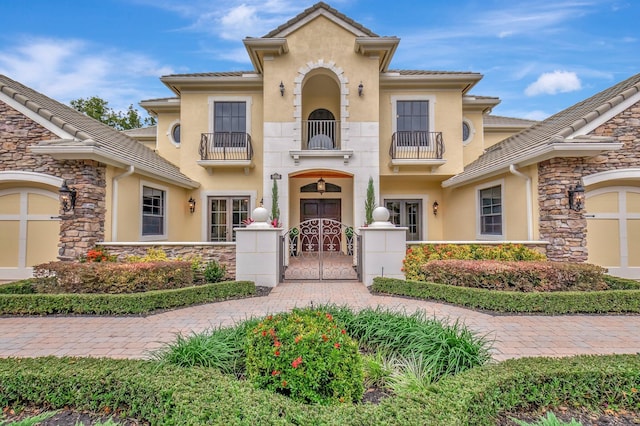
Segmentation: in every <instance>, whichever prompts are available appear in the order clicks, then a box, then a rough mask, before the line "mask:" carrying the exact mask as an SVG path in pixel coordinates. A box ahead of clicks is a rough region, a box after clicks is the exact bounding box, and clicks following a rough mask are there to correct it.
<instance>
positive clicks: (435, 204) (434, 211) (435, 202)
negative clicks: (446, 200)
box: [431, 201, 440, 216]
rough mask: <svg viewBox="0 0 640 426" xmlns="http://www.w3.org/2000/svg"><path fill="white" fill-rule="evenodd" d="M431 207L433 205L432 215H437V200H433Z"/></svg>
mask: <svg viewBox="0 0 640 426" xmlns="http://www.w3.org/2000/svg"><path fill="white" fill-rule="evenodd" d="M431 207H433V215H434V216H438V207H440V204H438V202H437V201H434V202H433V205H432V206H431Z"/></svg>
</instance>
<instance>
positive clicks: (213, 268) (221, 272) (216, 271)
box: [204, 260, 227, 283]
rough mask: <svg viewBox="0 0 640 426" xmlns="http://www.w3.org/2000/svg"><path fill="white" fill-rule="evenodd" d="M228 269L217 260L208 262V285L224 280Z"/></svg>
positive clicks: (205, 276)
mask: <svg viewBox="0 0 640 426" xmlns="http://www.w3.org/2000/svg"><path fill="white" fill-rule="evenodd" d="M226 273H227V268H226V267H225V266H224V265H222V264H220V263H218V262H217V261H215V260H212V261H211V262H208V263H207V265H206V266H205V267H204V279H205V281H206V282H208V283H217V282H220V281H222V280H223V279H224V277H225V275H226Z"/></svg>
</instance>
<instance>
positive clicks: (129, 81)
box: [0, 38, 173, 109]
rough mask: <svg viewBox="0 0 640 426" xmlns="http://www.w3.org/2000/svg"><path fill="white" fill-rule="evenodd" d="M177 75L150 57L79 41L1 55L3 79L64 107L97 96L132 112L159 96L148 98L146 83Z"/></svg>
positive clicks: (42, 43)
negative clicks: (133, 106)
mask: <svg viewBox="0 0 640 426" xmlns="http://www.w3.org/2000/svg"><path fill="white" fill-rule="evenodd" d="M172 72H173V71H172V69H171V68H170V67H167V66H164V65H162V64H159V63H158V62H157V61H155V60H154V59H153V58H150V57H148V56H146V55H144V54H140V53H137V52H126V51H121V50H117V49H114V48H111V47H104V46H96V45H93V44H90V43H88V42H86V41H83V40H76V39H54V38H37V39H24V40H18V41H17V44H15V45H13V46H12V47H11V48H7V49H6V50H3V51H0V74H5V75H7V76H9V77H10V78H13V79H15V80H17V81H19V82H20V83H22V84H24V85H26V86H29V87H31V88H33V89H35V90H37V91H39V92H42V93H44V94H46V95H47V96H50V97H52V98H54V99H56V100H58V101H60V102H63V103H68V102H69V101H70V100H72V99H77V98H85V97H89V96H94V95H95V96H100V97H102V98H103V99H105V100H107V101H108V102H109V105H110V106H111V107H113V108H115V109H126V107H127V106H128V105H129V104H136V103H137V102H138V101H139V100H141V99H143V98H147V97H154V96H155V95H157V94H159V93H148V92H145V90H144V88H143V87H141V86H142V85H143V83H144V82H145V79H148V77H149V76H153V77H159V76H161V75H164V74H170V73H172Z"/></svg>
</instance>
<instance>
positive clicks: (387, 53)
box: [354, 37, 400, 72]
mask: <svg viewBox="0 0 640 426" xmlns="http://www.w3.org/2000/svg"><path fill="white" fill-rule="evenodd" d="M399 43H400V39H399V38H398V37H356V42H355V46H354V48H355V51H356V52H357V53H359V54H361V55H364V56H368V57H375V56H378V58H379V69H380V72H387V70H388V69H389V64H391V59H393V55H394V54H395V52H396V49H397V48H398V44H399Z"/></svg>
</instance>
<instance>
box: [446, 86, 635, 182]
mask: <svg viewBox="0 0 640 426" xmlns="http://www.w3.org/2000/svg"><path fill="white" fill-rule="evenodd" d="M638 93H640V74H636V75H634V76H632V77H630V78H628V79H626V80H624V81H622V82H620V83H618V84H616V85H614V86H611V87H609V88H608V89H605V90H603V91H602V92H600V93H597V94H595V95H594V96H592V97H590V98H588V99H585V100H583V101H581V102H578V103H577V104H575V105H573V106H571V107H569V108H567V109H565V110H564V111H560V112H559V113H557V114H555V115H553V116H551V117H549V118H547V119H546V120H543V121H540V122H538V123H536V124H534V125H532V126H531V127H529V128H528V129H525V130H523V131H521V132H519V133H517V134H515V135H513V136H511V137H509V138H507V139H505V140H503V141H501V142H498V143H497V144H495V145H493V146H491V147H490V148H489V149H488V150H487V151H486V152H485V153H484V154H482V155H481V156H480V157H479V158H478V159H477V160H476V161H474V162H472V163H470V164H468V165H467V166H466V167H465V168H464V171H463V172H462V173H460V174H458V175H456V176H454V177H452V178H450V179H448V180H446V181H444V182H443V186H444V187H450V186H454V185H460V184H463V183H466V182H469V181H472V180H475V179H480V178H482V177H483V176H487V175H489V174H490V173H494V174H495V173H496V172H498V171H500V170H505V169H507V168H508V167H509V165H511V164H517V163H519V162H523V161H527V160H529V159H530V158H532V156H534V155H535V154H536V153H537V152H540V151H541V150H543V149H545V148H547V147H550V146H551V147H553V145H556V146H558V147H560V144H563V145H564V146H567V145H568V144H571V143H576V141H575V140H573V139H565V138H567V137H569V136H571V135H572V134H574V133H575V132H577V131H578V130H580V129H581V128H583V127H584V126H586V125H588V124H589V123H591V122H593V121H594V120H596V119H597V118H598V117H600V116H601V115H603V114H605V113H606V112H607V111H609V110H611V109H612V108H614V107H615V106H616V105H619V104H620V103H622V102H623V101H625V100H627V99H629V98H630V97H632V96H634V95H636V94H638ZM578 142H580V143H585V142H586V143H589V142H591V143H598V142H599V143H603V142H604V143H613V142H614V141H613V140H611V139H608V140H606V141H603V140H602V139H598V138H593V137H591V138H589V137H587V138H585V137H582V138H580V140H579V141H578Z"/></svg>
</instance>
